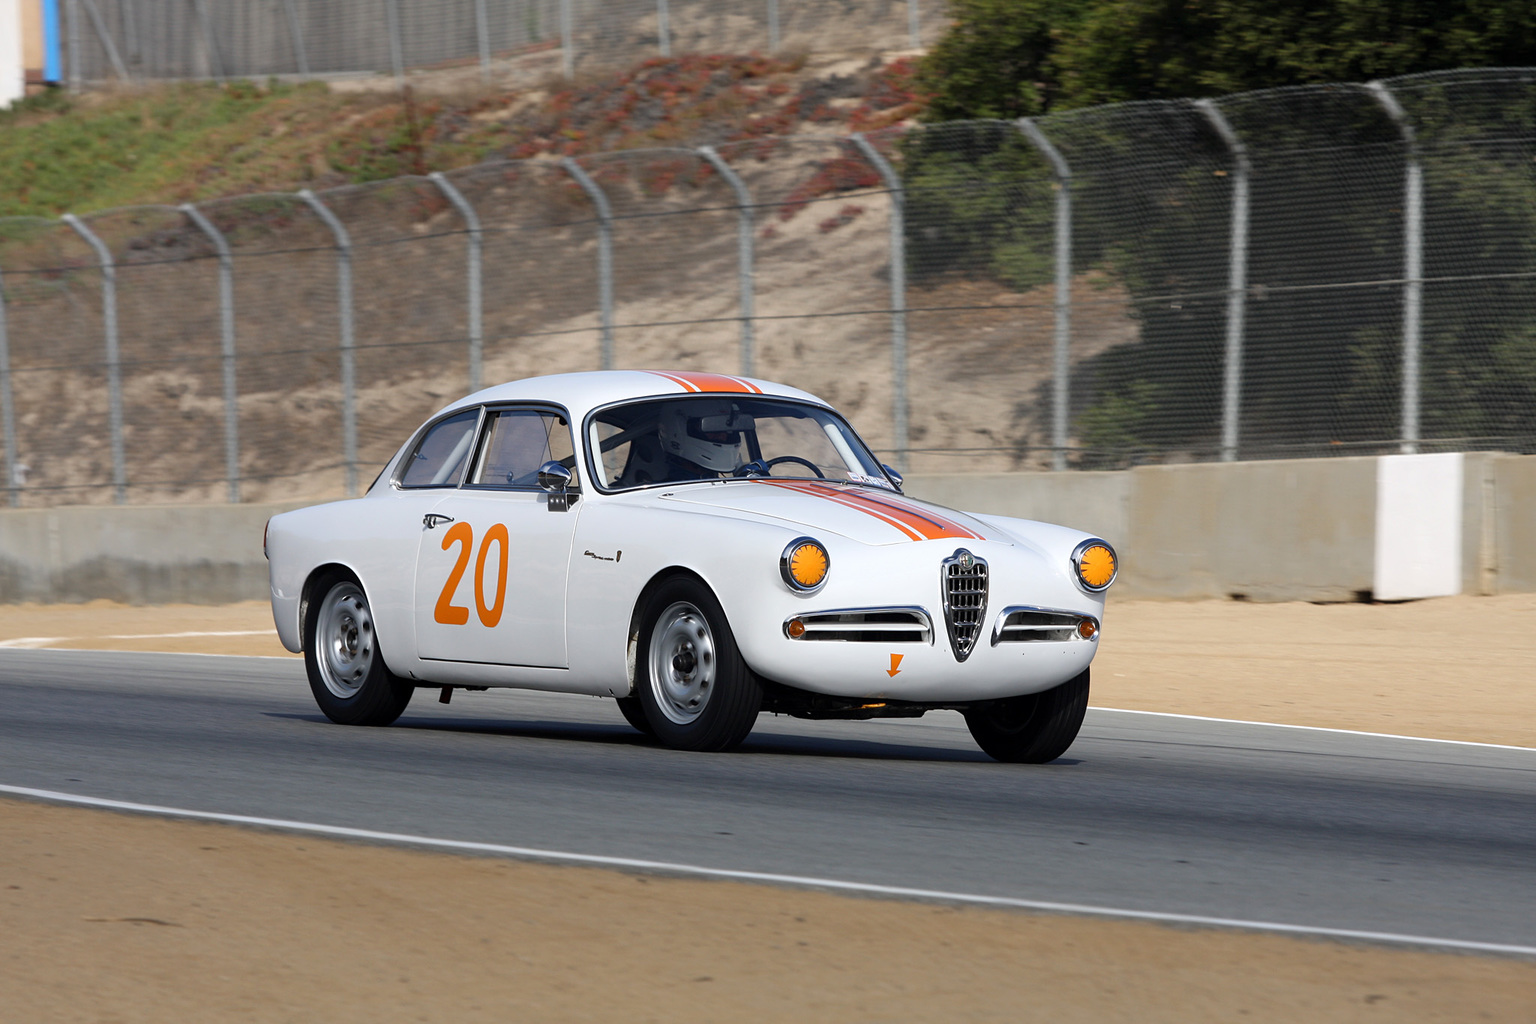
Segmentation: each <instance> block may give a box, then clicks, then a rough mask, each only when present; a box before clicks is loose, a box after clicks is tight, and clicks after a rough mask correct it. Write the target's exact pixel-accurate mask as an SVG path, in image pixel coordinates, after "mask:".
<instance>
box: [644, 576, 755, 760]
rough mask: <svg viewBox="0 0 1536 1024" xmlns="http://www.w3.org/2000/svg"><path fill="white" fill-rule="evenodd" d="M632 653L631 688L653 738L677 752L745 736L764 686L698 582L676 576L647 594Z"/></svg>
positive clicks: (731, 743) (726, 745)
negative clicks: (634, 677) (638, 632)
mask: <svg viewBox="0 0 1536 1024" xmlns="http://www.w3.org/2000/svg"><path fill="white" fill-rule="evenodd" d="M636 653H637V657H636V659H635V674H636V676H637V678H636V680H635V683H636V686H635V689H636V690H637V691H638V695H639V698H640V703H641V706H642V708H643V709H644V712H645V720H646V722H647V723H648V724H649V725H650V728H651V732H652V734H653V735H655V737H656V738H657V739H658V740H660V741H661V742H662V743H664V744H665V745H667V746H669V747H674V748H676V749H679V750H729V749H731V748H732V747H735V746H738V745H739V744H740V743H741V741H742V740H744V739H746V738H747V734H748V733H749V732H751V731H752V726H753V724H754V723H755V722H756V721H757V713H758V711H759V710H760V709H761V708H762V705H763V691H762V687H760V686H759V685H758V682H757V679H756V677H754V676H753V675H752V670H751V669H749V668H747V664H746V662H745V661H743V660H742V658H741V653H740V652H739V651H738V650H737V649H736V640H735V638H734V637H733V636H732V635H731V627H730V624H729V623H727V622H726V620H725V612H724V611H723V610H722V609H721V607H720V602H718V601H716V600H715V595H714V594H712V593H710V590H709V588H708V587H706V586H704V584H703V583H700V582H699V581H698V580H695V579H691V578H689V577H686V576H680V577H676V578H674V579H671V580H668V581H666V582H665V583H663V584H662V585H661V586H659V587H657V588H656V590H655V591H654V592H652V594H651V595H650V597H649V598H648V599H647V600H646V604H645V609H644V610H643V612H642V613H641V616H640V649H639V651H637V652H636Z"/></svg>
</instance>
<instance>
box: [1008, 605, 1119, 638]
mask: <svg viewBox="0 0 1536 1024" xmlns="http://www.w3.org/2000/svg"><path fill="white" fill-rule="evenodd" d="M1084 619H1088V620H1089V621H1091V622H1092V623H1093V628H1094V634H1093V635H1094V637H1095V638H1097V637H1098V635H1099V634H1098V629H1099V620H1098V617H1097V616H1094V615H1086V614H1084V613H1082V612H1069V611H1064V610H1062V609H1060V608H1036V607H1035V606H1033V605H1027V604H1016V605H1010V606H1008V607H1007V608H1004V609H1003V610H1002V611H1001V612H1000V613H998V616H997V625H995V626H993V627H992V646H993V647H996V646H997V645H998V644H1017V643H1032V642H1034V643H1038V642H1040V641H1063V640H1077V641H1081V642H1085V643H1086V642H1090V641H1087V640H1084V638H1083V636H1082V634H1080V633H1078V631H1077V624H1078V623H1079V622H1082V621H1083V620H1084Z"/></svg>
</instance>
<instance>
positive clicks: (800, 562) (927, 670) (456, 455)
mask: <svg viewBox="0 0 1536 1024" xmlns="http://www.w3.org/2000/svg"><path fill="white" fill-rule="evenodd" d="M265 545H266V551H267V557H268V559H269V560H270V563H271V580H272V612H273V616H274V618H275V619H276V622H277V630H278V633H279V635H280V636H281V638H282V641H283V644H284V646H286V647H287V648H288V649H289V650H291V651H295V652H297V651H301V650H302V651H303V652H304V656H305V664H306V666H307V668H308V673H309V680H310V685H311V688H312V689H313V691H314V695H315V699H316V701H317V702H318V703H319V705H320V708H321V710H322V711H324V712H325V714H326V715H327V716H328V717H330V718H331V719H332V720H333V721H336V722H342V723H349V724H366V725H384V724H388V723H389V722H392V721H394V720H395V719H396V718H397V717H398V716H399V715H400V713H401V712H402V711H403V710H404V709H405V706H406V704H407V703H408V702H409V701H410V699H411V695H412V693H413V692H414V690H415V689H416V688H418V687H427V686H430V687H433V688H441V692H442V697H443V699H447V698H448V697H450V696H451V694H452V692H453V688H458V687H463V688H485V687H490V686H505V687H523V688H527V689H535V690H557V691H565V692H570V693H584V694H595V695H598V696H602V697H612V698H615V699H616V700H617V702H618V706H619V709H620V710H621V711H622V712H623V714H624V717H625V718H626V719H627V720H628V721H629V722H630V723H631V724H632V725H633V726H634V727H635V728H636V729H639V730H640V731H642V732H644V733H648V734H650V735H652V736H654V737H655V738H656V739H657V740H658V741H660V742H661V743H663V744H666V745H668V746H672V747H678V748H686V749H692V750H725V749H728V748H731V747H734V746H736V745H737V744H739V743H741V741H742V740H743V739H745V738H746V736H747V734H748V733H749V732H750V731H751V729H752V726H753V723H754V722H755V721H756V719H757V716H758V714H759V713H761V712H763V711H770V712H777V713H782V714H789V715H795V716H799V717H802V718H839V719H862V718H880V717H911V716H917V715H921V714H923V713H924V712H925V711H928V710H932V709H935V708H952V709H955V710H958V711H960V712H961V713H962V714H963V715H964V716H965V720H966V722H967V723H968V725H969V726H970V730H971V733H972V735H973V736H974V737H975V738H976V741H977V743H978V744H980V746H981V748H982V749H983V750H985V751H986V752H987V753H988V754H990V755H992V756H993V757H995V758H997V759H999V760H1002V761H1019V762H1044V761H1049V760H1052V759H1053V758H1056V757H1059V756H1060V755H1061V754H1062V753H1063V752H1064V751H1065V750H1066V749H1067V747H1068V746H1070V745H1071V743H1072V741H1073V739H1074V738H1075V737H1076V735H1077V732H1078V728H1079V726H1080V725H1081V723H1082V719H1083V712H1084V709H1085V708H1086V706H1087V702H1088V665H1089V662H1091V661H1092V660H1093V655H1094V652H1095V651H1096V650H1097V648H1098V641H1099V630H1100V624H1101V621H1102V615H1103V608H1104V591H1105V590H1106V589H1107V588H1108V587H1109V585H1110V584H1111V583H1113V582H1114V579H1115V574H1116V569H1117V567H1116V558H1115V553H1114V551H1113V550H1112V549H1111V547H1110V546H1109V545H1108V544H1107V543H1105V542H1104V541H1102V540H1100V539H1098V538H1095V537H1092V536H1089V535H1088V534H1084V533H1081V532H1079V531H1076V530H1070V529H1067V528H1065V527H1061V526H1051V525H1047V524H1044V523H1036V522H1028V521H1025V520H1020V519H1009V518H1004V517H1001V516H991V515H978V514H970V513H964V512H955V511H951V510H949V509H947V508H943V507H940V506H937V505H933V504H929V503H927V502H923V501H916V500H913V499H911V498H907V497H904V496H903V495H902V494H901V477H900V476H899V475H898V474H897V473H896V472H895V471H893V470H891V469H889V468H888V467H883V466H881V465H880V463H879V462H878V461H876V459H875V458H874V456H873V455H871V454H870V450H869V448H868V447H867V446H866V445H865V444H864V442H863V441H862V440H860V438H859V436H858V435H857V434H856V433H854V431H853V429H852V428H851V427H850V426H849V425H848V423H847V421H846V420H844V419H843V418H842V417H841V416H839V415H838V414H837V412H836V411H834V410H833V409H832V408H831V407H830V406H829V405H827V404H826V403H825V402H822V401H821V400H819V399H817V398H816V397H814V396H812V395H809V394H807V393H805V392H803V391H798V390H796V389H794V388H789V387H784V386H781V385H777V384H771V383H768V382H766V381H761V380H754V379H748V378H741V377H730V376H724V375H716V374H702V373H682V372H678V373H672V372H660V371H639V370H635V371H611V372H599V373H575V374H563V375H558V376H550V377H537V378H531V379H527V380H520V381H515V382H513V383H509V384H502V385H499V386H497V387H492V388H488V389H486V390H484V391H481V392H479V393H477V394H473V395H470V396H468V397H467V398H463V399H460V400H459V401H457V402H454V403H453V404H452V405H450V406H448V407H447V408H446V409H443V410H442V411H441V412H439V413H437V414H436V415H435V416H433V417H432V418H431V419H429V420H428V421H427V422H426V423H425V424H423V425H422V426H421V427H420V429H418V430H417V431H416V433H415V434H414V435H413V436H412V437H411V438H410V439H409V440H408V441H407V442H406V443H405V445H404V446H403V447H401V448H400V450H399V451H398V452H397V453H396V454H395V456H394V458H392V459H391V460H390V461H389V463H388V465H386V466H385V468H384V470H383V472H382V473H381V474H380V475H379V477H378V479H377V480H376V481H375V482H374V483H373V485H372V486H371V487H370V488H369V490H368V492H367V493H366V494H365V495H364V496H362V497H361V498H357V499H352V500H348V501H338V502H333V503H330V504H325V505H318V506H315V507H312V508H305V509H300V510H298V511H294V512H287V513H284V514H282V515H278V516H274V517H273V518H272V520H271V521H270V523H269V524H268V527H267V535H266V541H265Z"/></svg>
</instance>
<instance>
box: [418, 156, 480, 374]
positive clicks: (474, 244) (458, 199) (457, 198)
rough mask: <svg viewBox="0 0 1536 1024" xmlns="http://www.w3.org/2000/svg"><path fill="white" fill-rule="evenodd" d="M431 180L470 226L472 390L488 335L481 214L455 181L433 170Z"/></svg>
mask: <svg viewBox="0 0 1536 1024" xmlns="http://www.w3.org/2000/svg"><path fill="white" fill-rule="evenodd" d="M427 177H428V178H430V179H432V184H434V185H436V186H437V188H438V190H439V191H440V192H442V193H443V195H445V196H447V197H448V201H449V202H450V203H452V204H453V206H454V209H456V210H458V211H459V216H461V217H463V218H464V224H465V226H466V227H467V228H468V229H469V270H468V273H469V390H470V391H471V392H474V391H479V390H480V367H481V361H482V359H483V354H484V348H485V334H484V329H483V326H482V322H481V320H482V318H481V310H480V304H481V300H480V294H481V293H480V287H481V285H480V253H481V245H482V238H481V231H480V217H479V215H478V214H476V213H475V208H474V207H473V206H470V205H469V200H468V199H465V198H464V196H463V194H462V193H461V192H459V190H458V189H456V188H454V187H453V183H452V182H451V181H449V180H448V179H447V178H445V177H444V176H443V173H442V172H441V171H433V172H432V173H431V174H429V175H427Z"/></svg>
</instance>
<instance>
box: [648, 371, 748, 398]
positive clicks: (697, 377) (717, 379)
mask: <svg viewBox="0 0 1536 1024" xmlns="http://www.w3.org/2000/svg"><path fill="white" fill-rule="evenodd" d="M644 372H646V373H654V374H655V375H656V376H658V377H665V378H666V379H667V380H670V381H671V382H672V383H674V384H680V385H682V387H683V390H684V391H690V392H695V393H697V392H702V391H712V392H724V393H726V394H733V395H760V394H762V393H763V389H762V388H760V387H758V386H757V385H756V384H753V383H752V382H751V381H749V380H744V379H743V378H741V377H731V376H728V375H727V374H723V373H689V372H685V371H680V372H676V373H674V372H673V371H671V370H646V371H644Z"/></svg>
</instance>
